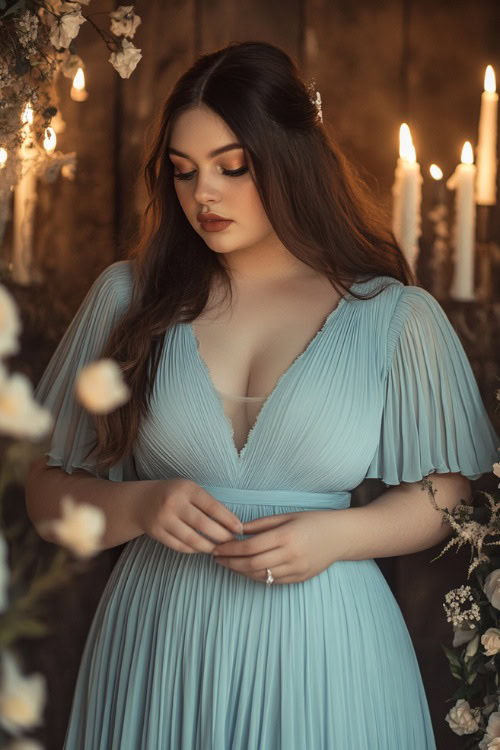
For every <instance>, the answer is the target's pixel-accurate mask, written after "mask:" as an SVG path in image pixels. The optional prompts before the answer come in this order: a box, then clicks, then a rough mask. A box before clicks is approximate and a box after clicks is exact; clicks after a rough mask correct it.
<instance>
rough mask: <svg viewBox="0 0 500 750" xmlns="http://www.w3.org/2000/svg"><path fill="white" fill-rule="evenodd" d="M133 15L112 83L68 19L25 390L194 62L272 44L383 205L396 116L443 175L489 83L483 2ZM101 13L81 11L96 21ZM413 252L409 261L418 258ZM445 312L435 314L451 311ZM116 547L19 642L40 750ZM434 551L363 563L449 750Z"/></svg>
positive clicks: (314, 3) (485, 376)
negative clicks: (67, 66) (72, 67)
mask: <svg viewBox="0 0 500 750" xmlns="http://www.w3.org/2000/svg"><path fill="white" fill-rule="evenodd" d="M117 4H118V3H116V5H117ZM135 7H136V12H137V13H138V14H139V15H140V16H141V18H142V24H141V26H139V28H138V30H137V33H136V36H135V37H134V43H135V44H136V46H138V47H139V48H141V49H142V53H143V58H142V60H141V61H140V63H139V65H138V67H137V68H136V70H135V71H134V73H133V74H132V75H131V77H130V78H129V79H128V80H121V79H120V78H119V77H118V74H117V73H116V72H115V71H114V70H113V68H112V66H111V65H110V64H109V62H108V57H109V52H108V51H107V50H106V48H105V46H104V44H103V42H102V40H101V39H100V38H99V37H98V36H97V35H96V34H95V32H93V30H92V29H91V28H90V25H89V24H84V25H83V27H82V29H81V31H80V34H79V37H78V52H79V54H81V56H82V57H83V58H84V60H85V64H86V73H87V88H88V90H89V98H88V100H87V101H86V102H84V103H76V102H73V101H72V100H71V99H70V97H69V88H70V81H68V80H67V79H61V81H60V83H61V86H60V88H61V105H62V110H63V113H64V118H65V120H66V122H67V131H66V132H65V133H64V134H62V135H61V136H60V137H59V142H58V147H60V148H61V149H62V150H64V151H71V150H73V149H76V150H77V151H78V157H79V164H78V170H77V178H76V180H75V182H74V183H70V182H68V181H66V180H59V181H58V182H57V183H55V184H53V185H51V186H42V187H41V189H40V199H39V205H38V211H37V238H36V249H37V255H38V257H39V259H40V264H41V267H42V270H43V271H44V272H45V274H46V286H45V287H40V288H38V289H33V290H29V289H27V290H21V289H17V290H16V289H14V292H15V294H16V296H17V299H18V300H19V303H20V306H21V311H22V314H23V320H24V323H25V330H24V334H23V336H24V341H25V346H24V347H23V353H22V354H21V355H20V356H19V357H17V358H13V359H12V365H13V367H14V369H19V370H23V371H24V372H27V373H28V374H31V376H32V379H33V381H34V382H37V380H38V377H39V376H40V375H41V373H42V371H43V369H44V366H45V364H46V362H47V361H48V359H49V356H50V354H51V352H52V351H53V350H54V348H55V345H56V343H57V341H58V340H59V339H60V336H61V335H62V333H63V331H64V330H65V328H66V326H67V324H68V322H69V320H70V318H71V317H72V315H73V314H74V312H75V311H76V308H77V306H78V304H79V303H80V301H81V299H82V298H83V295H84V294H85V292H86V291H87V289H88V288H89V286H90V284H91V283H92V281H93V280H94V279H95V278H96V277H97V275H98V274H99V272H100V271H101V270H102V269H103V268H104V267H106V266H107V265H109V264H110V263H111V262H112V261H113V260H115V259H117V258H119V257H121V256H122V254H123V252H124V250H125V248H126V247H127V246H128V243H129V242H130V241H131V240H130V238H131V237H133V233H134V232H135V231H136V229H137V225H138V217H139V215H140V213H141V212H142V210H143V208H144V205H145V194H144V189H143V185H142V182H141V181H140V180H138V179H137V177H138V165H139V158H140V153H141V151H142V148H143V143H144V138H145V134H146V132H147V127H148V126H149V125H150V124H151V122H152V121H153V119H154V117H155V116H156V114H157V113H158V111H159V109H160V108H161V106H162V104H163V101H164V99H165V97H166V96H167V94H168V92H169V90H170V87H171V86H172V84H173V83H174V81H175V80H176V78H177V76H178V75H179V74H180V73H181V72H182V71H183V70H184V69H185V68H186V67H188V65H189V64H190V63H191V62H192V60H193V59H194V58H195V57H196V55H197V54H198V53H200V52H206V51H210V50H213V49H215V48H217V47H220V46H223V45H224V44H226V43H227V42H228V41H231V40H244V39H262V40H267V41H270V42H272V43H275V44H278V45H279V46H281V47H282V48H283V49H285V51H287V52H288V54H290V55H291V56H292V57H293V58H294V59H296V60H297V61H298V63H299V65H300V67H301V68H302V70H303V73H304V75H305V77H306V80H310V79H311V78H312V77H314V78H315V80H316V84H317V88H318V90H319V91H320V92H321V95H322V99H323V116H324V119H325V122H328V123H330V124H331V127H332V128H333V131H334V133H335V135H336V137H337V139H338V141H339V143H340V145H341V146H342V147H343V148H344V149H345V151H346V153H347V155H348V156H349V157H350V158H351V159H352V160H353V161H354V163H355V164H356V165H357V166H358V167H359V168H360V170H361V171H362V172H363V173H364V174H365V176H366V177H367V179H368V181H369V182H370V184H372V185H373V186H374V187H375V189H376V190H377V193H378V196H379V199H380V204H381V206H382V207H385V208H387V209H389V208H390V204H391V196H390V188H391V185H392V182H393V174H394V168H395V164H396V158H397V150H398V131H399V125H400V123H401V121H402V120H407V121H408V122H409V123H410V125H411V127H412V132H413V135H414V140H415V143H416V148H417V154H418V158H419V161H420V162H421V165H422V169H423V171H424V175H425V172H426V170H427V169H428V165H429V164H430V163H431V162H433V161H437V162H438V163H439V164H440V165H441V167H442V168H443V170H444V171H445V175H446V176H448V175H449V174H450V173H451V171H452V170H453V168H454V166H455V164H456V163H457V161H458V158H459V154H458V149H459V147H460V146H461V144H462V143H463V141H464V140H465V139H466V138H469V139H472V141H473V142H475V139H476V138H477V120H478V115H479V102H480V94H481V88H482V75H483V73H484V68H485V65H486V64H487V63H488V62H491V63H492V64H494V65H495V66H496V71H497V74H499V77H500V60H499V56H500V53H499V50H498V45H497V34H496V32H497V29H498V28H499V27H500V24H499V21H500V6H499V5H498V3H497V2H495V1H494V0H478V2H476V3H474V4H470V3H468V2H466V1H465V0H457V2H455V3H454V4H453V5H450V4H449V3H447V2H445V1H444V0H441V1H440V2H430V0H420V1H419V2H418V3H412V2H410V1H409V0H377V2H372V0H358V1H357V2H356V3H354V4H353V3H350V2H348V0H336V1H335V2H331V0H293V2H286V1H285V0H280V1H279V2H275V3H269V2H263V1H262V0H252V1H251V2H245V3H234V2H232V1H231V0H175V1H174V0H171V2H168V3H164V2H161V1H160V0H152V1H151V2H146V0H139V2H137V3H136V5H135ZM109 9H110V7H109V3H106V1H105V0H93V3H92V6H91V12H99V11H102V12H105V11H109ZM104 18H105V16H101V17H99V16H96V20H97V21H98V22H99V21H100V20H102V19H104ZM103 23H104V21H103ZM426 187H427V186H426ZM425 196H426V193H425V192H424V198H425ZM499 214H500V212H498V211H497V212H496V220H495V227H496V228H495V234H494V236H495V237H496V239H497V240H499V239H500V220H499ZM422 252H423V255H425V252H426V248H425V247H424V248H423V251H422ZM422 272H423V274H424V272H425V269H424V268H423V269H422ZM423 278H425V276H424V275H423ZM499 301H500V300H499ZM446 309H448V308H446ZM454 310H455V307H454V306H451V307H450V311H451V313H453V311H454ZM492 340H493V341H495V340H498V338H497V337H495V336H493V337H492ZM464 345H465V346H466V349H467V351H468V352H469V351H470V352H471V354H472V364H473V368H474V371H475V372H476V373H477V376H478V382H479V383H480V387H481V389H482V393H483V397H484V399H485V403H486V404H487V407H488V410H489V412H490V415H491V416H492V419H493V409H494V408H495V405H496V404H495V402H494V401H493V400H492V399H491V390H490V386H491V384H492V383H493V382H494V379H495V378H496V377H497V376H498V375H497V374H498V372H499V366H498V360H496V361H495V360H494V356H495V354H494V349H493V347H492V349H491V358H484V357H483V356H481V355H480V353H479V352H478V351H477V347H476V346H475V344H474V342H466V341H464ZM497 356H498V353H497ZM496 425H497V426H498V420H496ZM490 484H491V482H490V478H489V477H483V478H482V480H481V481H480V482H478V483H476V487H477V488H479V487H486V486H489V485H490ZM383 489H384V488H383V486H381V485H380V484H377V482H376V480H368V482H367V483H366V486H364V487H363V486H362V487H361V488H359V490H357V491H356V493H354V494H355V496H356V501H357V502H363V498H364V499H365V500H366V499H371V498H373V497H376V495H377V494H378V493H379V492H380V491H382V490H383ZM422 497H423V495H422ZM12 502H13V503H19V496H18V495H15V494H13V495H12ZM120 552H121V547H120V548H116V549H114V550H110V551H108V552H105V553H103V554H102V555H101V556H100V557H99V558H98V559H97V560H96V565H95V567H92V569H91V570H90V571H89V572H88V573H87V574H85V575H84V576H81V577H79V578H78V579H77V580H75V585H74V586H72V587H71V588H70V589H69V590H68V591H67V592H65V593H64V594H61V595H60V596H56V597H55V598H54V602H53V606H51V612H53V616H54V622H55V623H57V630H56V632H55V633H54V634H53V635H52V636H51V637H49V638H48V639H44V640H43V642H40V643H33V644H30V643H26V645H25V653H26V658H27V663H29V664H30V665H32V667H33V669H41V670H42V671H44V672H45V673H46V674H47V678H48V682H49V690H50V694H51V702H50V706H49V707H48V709H47V711H46V714H45V719H46V725H45V727H44V728H43V730H41V731H40V733H39V734H38V735H37V736H38V737H39V738H40V739H41V740H43V742H44V743H45V746H46V747H47V750H56V749H57V750H58V749H59V748H60V747H62V740H63V737H64V731H65V726H66V722H67V718H68V716H69V709H70V705H71V701H72V696H73V690H74V683H75V680H76V674H77V670H78V666H79V662H80V659H81V655H82V652H83V646H84V643H85V638H86V634H87V632H88V628H89V627H90V622H91V619H92V617H93V613H94V611H95V608H96V606H97V603H98V601H99V598H100V595H101V593H102V590H103V588H104V585H105V583H106V581H107V578H108V576H109V573H110V572H111V570H112V567H113V565H114V563H115V561H116V559H117V557H118V555H119V554H120ZM438 552H439V547H438V548H434V549H432V550H426V551H424V552H422V553H418V554H417V555H408V556H404V557H401V558H398V559H393V560H391V559H383V560H380V561H378V562H379V564H380V566H381V568H382V570H383V572H384V574H385V575H386V577H387V579H388V581H389V582H390V584H391V586H392V588H393V591H394V594H395V596H396V599H397V600H398V602H399V604H400V606H401V608H402V611H403V614H404V616H405V619H406V622H407V624H408V629H409V631H410V634H411V636H412V639H413V641H414V643H415V647H416V652H417V658H418V660H419V663H420V666H421V669H422V674H423V678H424V684H425V687H426V690H427V692H428V697H429V703H430V707H431V713H432V717H433V721H434V725H435V731H436V736H437V737H438V747H439V748H442V747H443V748H444V747H446V748H450V749H451V748H453V747H457V748H458V747H460V746H461V745H460V741H459V740H458V739H457V738H455V737H454V736H453V735H452V733H451V732H450V731H449V730H448V727H447V725H446V724H445V723H444V714H445V713H446V711H447V710H448V708H447V706H449V704H444V700H445V698H446V697H448V696H449V695H451V693H452V692H453V690H454V689H455V683H454V681H453V680H452V679H451V677H450V676H449V673H448V667H447V662H446V660H445V658H444V655H443V653H442V649H441V647H440V645H439V644H440V643H449V641H450V633H449V625H448V623H446V620H445V617H444V611H443V610H442V599H443V595H444V593H446V591H447V590H448V589H450V588H452V587H453V586H455V585H456V584H457V583H460V582H462V580H463V576H464V575H465V571H466V563H467V560H466V559H464V556H462V557H460V556H459V557H455V555H454V553H453V554H452V555H448V556H447V557H444V558H442V559H441V560H440V561H439V562H437V563H433V564H432V566H431V565H430V564H429V561H430V560H431V559H432V557H434V556H435V555H436V554H438ZM51 553H52V545H47V544H46V543H44V542H42V541H41V542H40V554H41V555H44V556H45V555H48V554H51ZM454 741H455V744H453V742H454Z"/></svg>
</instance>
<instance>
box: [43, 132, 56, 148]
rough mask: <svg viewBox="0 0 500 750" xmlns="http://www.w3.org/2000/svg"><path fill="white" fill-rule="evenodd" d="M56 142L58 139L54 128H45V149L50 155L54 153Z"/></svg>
mask: <svg viewBox="0 0 500 750" xmlns="http://www.w3.org/2000/svg"><path fill="white" fill-rule="evenodd" d="M56 142H57V138H56V134H55V130H54V128H51V127H50V126H49V127H48V128H45V138H44V140H43V147H44V149H45V151H46V152H47V153H48V154H52V153H54V150H55V147H56Z"/></svg>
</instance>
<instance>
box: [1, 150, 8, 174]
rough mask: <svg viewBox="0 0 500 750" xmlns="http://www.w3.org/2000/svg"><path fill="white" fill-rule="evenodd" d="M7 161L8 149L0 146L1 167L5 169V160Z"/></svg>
mask: <svg viewBox="0 0 500 750" xmlns="http://www.w3.org/2000/svg"><path fill="white" fill-rule="evenodd" d="M6 161H7V151H6V150H5V149H4V148H3V146H2V148H0V169H3V168H4V167H5V162H6Z"/></svg>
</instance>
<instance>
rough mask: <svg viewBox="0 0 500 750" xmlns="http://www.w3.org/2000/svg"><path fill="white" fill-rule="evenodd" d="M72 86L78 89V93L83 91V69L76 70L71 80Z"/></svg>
mask: <svg viewBox="0 0 500 750" xmlns="http://www.w3.org/2000/svg"><path fill="white" fill-rule="evenodd" d="M73 86H74V88H75V89H78V91H83V89H84V88H85V74H84V72H83V68H78V70H77V71H76V73H75V77H74V78H73Z"/></svg>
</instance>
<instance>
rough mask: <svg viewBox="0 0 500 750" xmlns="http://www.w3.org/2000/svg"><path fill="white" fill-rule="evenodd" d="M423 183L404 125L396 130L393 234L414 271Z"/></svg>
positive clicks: (413, 149) (420, 222)
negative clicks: (397, 151) (396, 156)
mask: <svg viewBox="0 0 500 750" xmlns="http://www.w3.org/2000/svg"><path fill="white" fill-rule="evenodd" d="M422 182H423V180H422V175H421V173H420V164H419V163H418V162H417V157H416V153H415V147H414V145H413V142H412V138H411V133H410V128H409V127H408V125H407V124H406V123H403V124H402V125H401V128H400V130H399V159H398V162H397V166H396V171H395V180H394V184H393V186H392V195H393V214H392V231H393V233H394V236H395V238H396V240H397V241H398V243H399V245H400V247H401V249H402V251H403V253H404V256H405V258H406V260H407V261H408V263H409V265H410V267H411V268H412V270H413V271H414V270H415V266H416V260H417V256H418V249H419V247H418V238H419V237H420V235H421V233H422V217H421V213H420V210H421V205H422Z"/></svg>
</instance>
